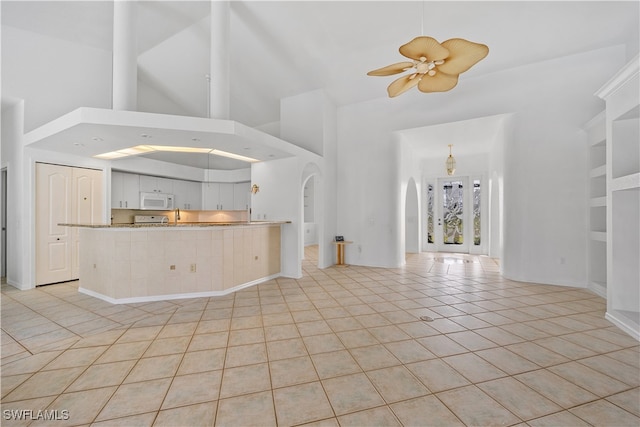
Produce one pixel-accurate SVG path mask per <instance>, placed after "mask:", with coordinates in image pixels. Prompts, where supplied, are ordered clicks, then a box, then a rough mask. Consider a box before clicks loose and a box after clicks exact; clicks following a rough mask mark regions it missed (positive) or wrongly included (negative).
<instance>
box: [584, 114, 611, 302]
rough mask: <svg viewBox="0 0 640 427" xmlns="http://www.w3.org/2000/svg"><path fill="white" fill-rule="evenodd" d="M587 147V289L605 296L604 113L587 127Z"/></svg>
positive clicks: (605, 203) (605, 167) (605, 155)
mask: <svg viewBox="0 0 640 427" xmlns="http://www.w3.org/2000/svg"><path fill="white" fill-rule="evenodd" d="M585 130H586V132H587V142H588V144H589V210H588V215H589V219H588V222H587V223H588V224H589V243H588V247H587V253H588V259H587V280H588V286H589V289H591V290H592V291H593V292H595V293H596V294H598V295H600V296H601V297H603V298H606V297H607V164H606V163H607V151H606V150H607V133H606V120H605V112H604V111H603V112H602V113H600V114H598V115H597V116H596V117H594V118H593V119H591V120H590V121H589V122H588V123H587V124H586V125H585Z"/></svg>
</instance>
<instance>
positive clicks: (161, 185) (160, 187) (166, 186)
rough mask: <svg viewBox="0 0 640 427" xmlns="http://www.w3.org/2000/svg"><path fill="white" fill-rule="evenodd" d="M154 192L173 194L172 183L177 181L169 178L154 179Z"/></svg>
mask: <svg viewBox="0 0 640 427" xmlns="http://www.w3.org/2000/svg"><path fill="white" fill-rule="evenodd" d="M156 180H157V182H156V190H157V192H158V193H166V194H173V183H174V182H175V181H177V180H175V179H171V178H156Z"/></svg>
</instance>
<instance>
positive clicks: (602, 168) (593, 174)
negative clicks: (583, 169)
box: [589, 165, 607, 178]
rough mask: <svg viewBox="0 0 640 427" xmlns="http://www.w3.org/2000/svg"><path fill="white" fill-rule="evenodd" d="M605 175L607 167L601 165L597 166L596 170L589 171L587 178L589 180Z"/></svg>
mask: <svg viewBox="0 0 640 427" xmlns="http://www.w3.org/2000/svg"><path fill="white" fill-rule="evenodd" d="M606 173H607V166H606V165H601V166H598V167H596V168H593V169H591V172H589V176H590V177H591V178H596V177H599V176H605V175H606Z"/></svg>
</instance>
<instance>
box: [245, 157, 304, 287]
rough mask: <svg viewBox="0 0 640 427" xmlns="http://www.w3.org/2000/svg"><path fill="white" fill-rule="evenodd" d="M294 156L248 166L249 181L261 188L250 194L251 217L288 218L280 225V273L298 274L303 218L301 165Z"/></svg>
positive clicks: (295, 275)
mask: <svg viewBox="0 0 640 427" xmlns="http://www.w3.org/2000/svg"><path fill="white" fill-rule="evenodd" d="M301 163H303V162H301V161H300V160H298V159H297V158H295V157H289V158H286V159H279V160H272V161H270V162H260V163H254V164H252V165H251V182H252V185H253V184H257V185H258V186H259V187H260V191H259V192H258V193H256V194H253V195H252V196H251V220H253V221H256V220H257V221H264V220H277V221H291V224H285V225H282V246H281V249H282V258H281V259H282V275H283V276H287V277H296V278H297V277H301V276H302V270H301V266H300V260H301V259H302V254H301V253H300V249H299V244H298V243H299V238H300V237H299V236H300V230H301V218H302V211H301V206H302V197H301V196H302V193H301V191H300V177H301V173H302V168H303V166H304V165H302V164H301Z"/></svg>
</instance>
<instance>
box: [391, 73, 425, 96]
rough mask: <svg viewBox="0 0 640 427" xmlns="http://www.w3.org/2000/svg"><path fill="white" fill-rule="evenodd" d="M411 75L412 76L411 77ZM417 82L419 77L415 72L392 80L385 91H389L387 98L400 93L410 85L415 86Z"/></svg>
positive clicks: (409, 87) (410, 86)
mask: <svg viewBox="0 0 640 427" xmlns="http://www.w3.org/2000/svg"><path fill="white" fill-rule="evenodd" d="M412 76H414V77H413V78H412ZM419 82H420V77H418V75H417V74H410V75H408V76H403V77H400V78H399V79H397V80H394V81H393V83H391V84H390V85H389V87H388V88H387V92H388V93H389V98H393V97H396V96H398V95H402V94H403V93H405V92H406V91H408V90H409V89H411V88H412V87H414V86H416V85H417V84H418V83H419Z"/></svg>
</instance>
